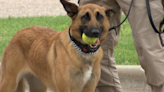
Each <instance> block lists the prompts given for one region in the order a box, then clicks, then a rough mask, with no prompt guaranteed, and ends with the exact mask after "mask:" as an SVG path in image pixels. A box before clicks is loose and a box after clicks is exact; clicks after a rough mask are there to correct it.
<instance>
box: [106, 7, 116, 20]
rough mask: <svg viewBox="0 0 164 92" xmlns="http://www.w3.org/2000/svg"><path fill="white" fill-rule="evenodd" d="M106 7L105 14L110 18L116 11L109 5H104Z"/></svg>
mask: <svg viewBox="0 0 164 92" xmlns="http://www.w3.org/2000/svg"><path fill="white" fill-rule="evenodd" d="M104 8H105V14H106V16H107V18H108V19H110V18H111V17H112V16H113V14H115V11H114V10H113V9H112V8H110V7H108V6H104Z"/></svg>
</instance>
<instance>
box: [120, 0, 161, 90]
mask: <svg viewBox="0 0 164 92" xmlns="http://www.w3.org/2000/svg"><path fill="white" fill-rule="evenodd" d="M149 1H150V7H151V13H152V18H153V21H154V24H155V26H156V28H157V29H159V25H160V22H161V21H162V20H163V18H164V12H163V6H162V3H161V0H149ZM117 2H118V4H119V5H120V7H121V9H122V10H123V12H124V13H125V14H127V12H128V9H129V4H130V2H131V0H117ZM128 21H129V23H130V26H131V28H132V33H133V39H134V44H135V47H136V50H137V53H138V59H139V62H140V64H141V66H142V68H143V69H144V70H145V74H146V78H147V83H148V84H149V85H151V87H152V90H153V92H164V86H163V85H164V71H163V70H164V47H163V46H162V44H161V41H160V40H161V39H160V37H159V34H157V33H156V32H155V31H154V30H153V28H152V26H151V24H150V22H149V19H148V15H147V9H146V3H145V0H134V2H133V6H132V8H131V12H130V15H129V17H128Z"/></svg>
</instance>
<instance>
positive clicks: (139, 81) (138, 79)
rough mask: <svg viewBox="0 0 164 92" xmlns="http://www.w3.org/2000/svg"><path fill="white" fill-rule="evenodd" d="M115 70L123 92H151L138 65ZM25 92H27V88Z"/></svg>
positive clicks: (120, 67) (121, 66) (123, 66)
mask: <svg viewBox="0 0 164 92" xmlns="http://www.w3.org/2000/svg"><path fill="white" fill-rule="evenodd" d="M117 69H118V75H119V77H120V82H121V85H122V87H123V92H151V90H150V87H149V86H148V85H147V83H146V78H145V75H144V70H143V69H142V68H141V67H140V66H139V65H117ZM26 86H27V85H26ZM27 87H28V86H27ZM26 92H29V91H28V88H27V90H26ZM48 92H52V91H50V90H49V91H48Z"/></svg>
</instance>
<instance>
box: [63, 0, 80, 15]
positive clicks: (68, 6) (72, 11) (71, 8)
mask: <svg viewBox="0 0 164 92" xmlns="http://www.w3.org/2000/svg"><path fill="white" fill-rule="evenodd" d="M60 2H61V3H62V4H63V7H64V9H65V11H66V12H67V15H68V16H69V17H71V18H72V17H73V16H74V15H76V14H77V13H78V6H77V5H76V4H74V3H71V2H68V1H66V0H60Z"/></svg>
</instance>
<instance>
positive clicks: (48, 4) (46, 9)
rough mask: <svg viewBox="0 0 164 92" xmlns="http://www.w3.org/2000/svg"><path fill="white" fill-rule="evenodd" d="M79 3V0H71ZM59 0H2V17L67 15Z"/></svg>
mask: <svg viewBox="0 0 164 92" xmlns="http://www.w3.org/2000/svg"><path fill="white" fill-rule="evenodd" d="M70 1H71V2H73V3H76V4H77V0H70ZM65 14H66V12H65V11H64V9H63V6H62V4H61V3H60V2H59V0H0V17H9V16H11V17H26V16H57V15H65Z"/></svg>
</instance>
